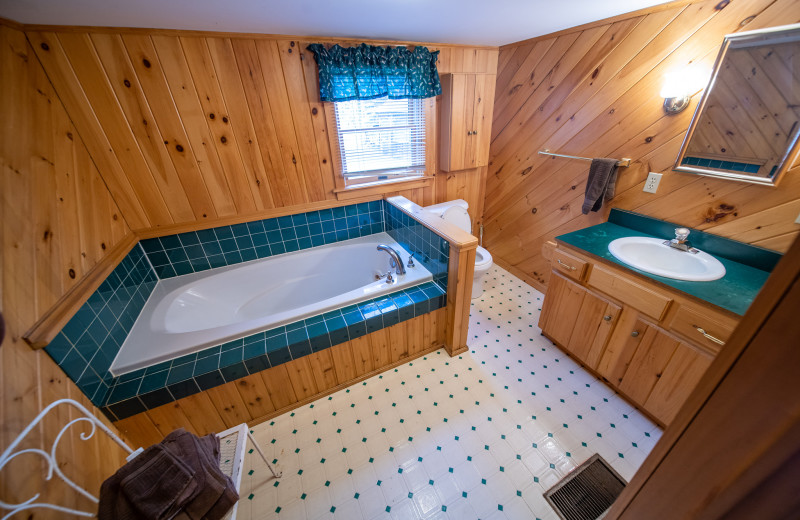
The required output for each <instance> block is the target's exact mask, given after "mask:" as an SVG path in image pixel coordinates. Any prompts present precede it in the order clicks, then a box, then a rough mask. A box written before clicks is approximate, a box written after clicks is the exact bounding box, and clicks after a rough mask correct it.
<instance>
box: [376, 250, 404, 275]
mask: <svg viewBox="0 0 800 520" xmlns="http://www.w3.org/2000/svg"><path fill="white" fill-rule="evenodd" d="M378 251H386V253H387V254H388V255H389V258H390V259H391V266H392V267H394V268H395V272H396V273H397V274H406V268H405V266H404V265H403V260H402V259H401V258H400V253H398V252H397V250H395V249H394V248H392V247H389V246H387V245H386V244H379V245H378Z"/></svg>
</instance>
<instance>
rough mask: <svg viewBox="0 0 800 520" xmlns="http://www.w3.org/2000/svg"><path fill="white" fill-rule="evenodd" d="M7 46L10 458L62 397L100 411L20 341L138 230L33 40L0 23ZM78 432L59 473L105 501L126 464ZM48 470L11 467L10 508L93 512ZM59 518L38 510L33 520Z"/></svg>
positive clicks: (63, 414) (46, 427)
mask: <svg viewBox="0 0 800 520" xmlns="http://www.w3.org/2000/svg"><path fill="white" fill-rule="evenodd" d="M0 47H1V48H0V78H1V79H0V113H2V114H3V120H2V124H0V169H2V177H0V196H2V206H1V207H0V215H2V216H1V217H0V236H2V253H1V254H0V265H1V266H2V278H0V280H2V282H1V283H0V288H1V290H0V292H2V312H3V314H4V316H5V320H6V325H7V329H6V338H5V341H3V344H2V348H1V349H0V374H2V375H1V376H0V449H2V450H4V449H5V448H6V447H7V446H8V445H9V444H10V443H11V442H12V441H13V439H14V438H15V437H16V436H17V435H18V434H19V433H20V432H21V431H22V429H23V428H24V427H25V426H26V425H27V424H28V423H29V422H30V421H31V420H32V419H33V418H34V417H35V416H36V415H37V414H38V413H39V412H40V411H41V410H42V409H43V408H44V407H45V406H46V405H48V404H50V403H51V402H53V401H55V400H57V399H61V398H71V399H74V400H77V401H79V402H81V403H82V404H83V405H84V406H86V407H87V408H88V409H90V410H92V409H93V408H92V405H91V403H90V402H89V400H88V399H87V398H86V397H85V396H84V395H83V394H82V393H81V392H80V391H79V390H78V389H77V387H76V386H75V385H74V384H73V383H72V382H71V381H70V380H69V378H67V376H66V375H65V374H64V373H63V372H62V371H61V369H60V368H59V367H58V366H56V364H55V363H54V362H53V361H52V360H51V359H50V357H49V356H48V355H47V354H45V353H44V351H41V350H37V351H34V350H31V349H30V347H28V345H27V344H26V343H25V342H24V341H23V340H22V337H21V336H22V334H23V333H24V332H25V331H26V330H28V328H30V327H31V326H32V325H33V324H34V323H35V322H36V321H37V320H38V319H39V318H41V317H42V316H43V315H45V314H46V313H47V311H48V310H49V309H50V307H51V306H52V305H53V304H54V303H55V302H56V300H58V298H60V297H61V296H62V295H64V294H65V293H66V292H67V291H68V290H69V289H71V288H72V287H74V286H75V285H76V284H77V283H79V282H80V281H81V279H82V278H83V277H84V275H85V274H86V273H87V272H89V270H90V269H92V268H93V267H95V266H96V265H98V263H99V262H102V261H103V259H104V257H105V255H106V253H107V252H110V251H111V250H112V249H113V247H114V246H115V244H118V243H120V242H122V241H124V240H125V239H129V237H130V235H131V231H130V229H129V227H128V225H127V223H126V222H125V220H124V219H123V218H122V215H121V213H120V211H119V209H118V208H117V205H116V204H115V202H114V200H112V198H111V195H110V193H109V191H108V190H107V189H106V186H105V184H104V183H103V180H102V178H101V177H100V175H99V173H98V171H97V168H96V166H95V163H94V162H93V161H92V158H91V157H90V156H89V151H88V150H87V147H86V146H84V143H83V142H82V141H81V139H80V137H79V135H78V132H77V131H76V129H75V127H74V126H73V125H72V123H71V122H70V120H69V118H68V117H67V114H66V112H65V110H64V107H63V106H62V105H61V103H60V101H59V99H58V97H57V96H56V95H55V92H54V91H53V88H52V87H51V85H50V82H49V81H48V78H47V76H46V75H45V73H44V70H43V69H42V67H41V65H40V64H39V62H38V60H37V59H36V56H35V54H34V53H33V49H31V47H30V46H29V44H28V41H27V40H26V38H25V35H24V33H22V32H21V31H19V30H15V29H13V28H10V27H7V26H0ZM94 411H95V413H97V415H98V416H100V414H99V412H98V411H97V410H94ZM76 417H77V415H76V413H75V411H74V410H72V409H67V408H63V409H62V410H61V411H59V412H58V413H56V414H54V415H50V416H48V419H47V420H46V421H45V422H44V423H43V427H42V428H41V429H39V430H35V431H34V433H33V434H32V435H29V437H28V440H27V441H26V442H25V444H24V447H29V448H40V449H46V450H48V451H49V449H50V446H51V445H52V442H53V441H54V440H55V436H56V435H57V433H58V432H59V431H60V429H61V427H63V426H64V425H66V423H67V422H69V420H70V419H74V418H76ZM81 428H82V427H80V426H78V427H76V428H73V431H72V433H71V434H68V435H67V436H66V437H65V439H64V440H63V441H62V443H61V449H60V450H59V453H60V461H61V462H62V464H61V467H62V469H63V470H64V472H65V474H67V475H68V476H70V477H71V478H74V479H76V481H77V482H78V483H79V484H80V485H85V486H86V487H87V488H88V489H89V490H91V491H92V492H95V493H97V492H98V491H99V488H100V484H101V482H102V481H103V479H105V478H106V477H107V476H108V475H110V474H111V473H113V472H114V471H116V469H117V468H118V467H119V465H121V463H122V462H123V460H124V457H123V456H122V454H123V453H122V450H120V449H117V448H114V447H113V446H112V445H111V444H110V441H107V440H106V438H105V437H104V436H103V434H99V435H98V436H96V438H94V439H92V440H90V441H88V442H87V441H81V440H80V439H78V437H77V434H78V433H80V432H81V431H82V429H81ZM112 429H113V427H112ZM40 462H41V459H39V458H38V457H35V456H28V457H27V458H25V457H23V458H20V459H18V461H17V462H16V463H13V464H11V465H10V466H9V467H7V468H6V469H5V471H4V473H3V477H2V478H0V492H2V497H3V500H5V501H7V502H12V501H16V502H19V501H22V500H25V499H28V498H30V497H31V496H33V495H34V494H35V493H37V492H40V491H42V490H44V492H43V498H44V499H45V500H47V499H52V500H59V501H61V503H62V504H64V505H68V506H69V505H82V506H87V504H86V503H82V502H80V503H79V502H78V500H77V498H76V496H75V493H74V492H73V491H71V490H69V489H67V488H66V487H65V486H59V485H50V484H48V485H47V486H43V482H44V480H43V476H44V473H43V472H42V471H40V470H42V469H43V468H44V466H43V465H42V464H40ZM12 475H13V478H12ZM60 517H61V515H59V514H57V513H53V514H48V513H47V512H43V511H39V510H36V511H33V512H32V516H31V518H60Z"/></svg>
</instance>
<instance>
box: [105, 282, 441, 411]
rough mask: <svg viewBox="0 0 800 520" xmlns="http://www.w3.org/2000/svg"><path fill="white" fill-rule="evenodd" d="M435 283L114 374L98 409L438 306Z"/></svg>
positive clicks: (141, 402)
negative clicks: (126, 372)
mask: <svg viewBox="0 0 800 520" xmlns="http://www.w3.org/2000/svg"><path fill="white" fill-rule="evenodd" d="M445 304H446V297H445V292H444V290H442V288H441V287H439V286H438V285H437V284H435V283H433V282H427V283H425V284H422V285H419V286H416V287H412V288H410V289H405V290H402V291H397V292H394V293H391V294H389V295H386V296H383V297H380V298H376V299H373V300H368V301H365V302H362V303H359V304H357V305H350V306H347V307H344V308H342V309H337V310H334V311H331V312H326V313H324V314H320V315H317V316H312V317H311V318H308V319H305V320H300V321H297V322H294V323H290V324H289V325H286V326H283V327H277V328H274V329H270V330H267V331H264V332H259V333H256V334H253V335H250V336H247V337H245V338H240V339H237V340H234V341H229V342H227V343H224V344H221V345H217V346H215V347H211V348H207V349H204V350H202V351H200V352H197V353H195V354H190V355H187V356H182V357H180V358H177V359H173V360H172V361H166V362H164V363H160V364H158V365H154V366H151V367H148V368H146V369H141V370H137V371H136V372H131V373H130V374H126V375H124V376H120V377H119V378H117V379H116V381H115V384H114V386H113V387H112V388H111V391H110V393H109V396H108V398H107V399H106V401H105V402H104V403H103V405H102V406H103V411H104V412H105V413H106V414H107V415H108V416H109V417H111V418H112V419H113V420H117V419H124V418H126V417H130V416H132V415H135V414H137V413H140V412H143V411H145V410H149V409H152V408H156V407H158V406H161V405H164V404H167V403H169V402H171V401H175V400H177V399H181V398H183V397H187V396H189V395H192V394H195V393H198V392H201V391H203V390H208V389H209V388H213V387H215V386H219V385H222V384H225V383H229V382H231V381H235V380H236V379H239V378H242V377H245V376H247V375H250V374H255V373H257V372H260V371H262V370H266V369H268V368H271V367H274V366H277V365H280V364H282V363H287V362H289V361H292V360H294V359H298V358H301V357H303V356H307V355H309V354H311V353H314V352H318V351H320V350H324V349H326V348H330V347H332V346H334V345H338V344H340V343H345V342H347V341H350V340H353V339H356V338H359V337H361V336H364V335H365V334H368V333H370V332H374V331H376V330H379V329H382V328H384V327H390V326H392V325H396V324H397V323H400V322H403V321H406V320H409V319H412V318H415V317H418V316H422V315H423V314H426V313H428V312H431V311H434V310H436V309H440V308H442V307H444V306H445Z"/></svg>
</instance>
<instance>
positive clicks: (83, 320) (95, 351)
mask: <svg viewBox="0 0 800 520" xmlns="http://www.w3.org/2000/svg"><path fill="white" fill-rule="evenodd" d="M157 281H158V278H157V277H156V274H155V272H154V271H153V268H152V267H151V266H150V262H148V261H147V258H146V256H145V254H144V251H143V250H142V248H141V246H140V245H139V244H137V245H136V246H134V247H133V249H132V250H131V251H130V252H129V253H128V254H127V256H126V257H125V258H124V259H123V260H122V262H120V264H119V265H118V266H117V267H116V268H114V270H113V271H112V272H111V274H110V275H108V277H107V278H106V279H105V281H103V283H102V284H100V287H98V289H97V290H96V291H95V292H94V293H93V294H92V295H91V296H90V297H89V299H88V300H87V301H86V303H84V304H83V305H82V306H81V307H80V309H78V312H76V313H75V315H74V316H73V317H72V319H70V320H69V321H68V322H67V324H66V325H65V326H64V328H63V329H62V330H61V332H59V334H58V335H57V336H56V337H55V339H53V341H51V342H50V344H49V345H47V347H45V352H47V353H48V354H49V355H50V357H51V358H53V360H54V361H55V362H56V363H57V364H58V365H59V366H60V367H61V369H62V370H64V372H65V373H66V374H67V375H68V376H69V378H70V379H72V380H73V381H74V382H75V383H76V384H77V385H78V388H80V389H81V391H82V392H83V393H84V394H85V395H86V396H87V397H88V398H89V399H90V400H91V401H92V403H93V404H95V405H96V406H102V405H103V404H104V403H105V401H106V398H107V397H108V394H109V393H110V391H111V387H112V386H114V384H115V381H114V377H113V376H112V375H111V373H110V372H109V371H108V369H109V367H110V366H111V362H112V361H113V360H114V357H115V356H116V355H117V353H118V352H119V349H120V347H121V346H122V343H123V342H124V341H125V338H126V337H127V335H128V333H129V332H130V330H131V327H133V324H134V322H135V321H136V318H137V317H138V316H139V313H140V312H141V310H142V307H144V304H145V302H146V301H147V299H148V298H149V297H150V294H151V293H152V292H153V289H154V288H155V286H156V283H157Z"/></svg>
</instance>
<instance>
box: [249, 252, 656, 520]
mask: <svg viewBox="0 0 800 520" xmlns="http://www.w3.org/2000/svg"><path fill="white" fill-rule="evenodd" d="M484 287H485V289H486V290H485V292H484V293H483V295H482V297H481V298H479V299H477V300H473V303H472V312H471V316H470V329H469V332H470V338H471V340H470V342H469V347H470V351H469V353H465V354H463V355H461V356H458V357H456V358H451V357H449V356H448V355H447V354H446V353H445V352H444V351H443V350H439V351H436V352H435V353H433V354H430V355H428V356H425V357H424V358H420V359H417V360H414V361H412V362H409V363H407V364H405V365H402V366H401V367H398V368H397V369H393V370H391V371H389V372H385V373H383V374H381V375H378V376H375V377H373V378H371V379H368V380H367V381H364V382H363V383H358V384H357V385H355V386H353V387H350V388H348V389H345V390H342V391H339V392H337V393H335V394H332V395H331V396H328V397H324V398H322V399H320V400H318V401H316V402H314V403H313V404H310V405H307V406H304V407H302V408H299V409H297V410H295V411H294V412H291V413H287V414H284V415H281V416H280V417H277V418H275V419H274V420H272V421H269V422H267V423H264V424H260V425H257V426H255V427H254V428H253V429H254V432H255V437H256V439H257V440H258V441H259V443H260V445H261V446H262V448H263V449H264V450H265V453H266V455H267V457H268V458H270V459H273V460H275V461H276V462H277V466H278V468H279V469H280V470H282V471H283V477H282V478H280V479H278V480H275V479H272V478H271V475H270V473H269V471H268V470H267V468H266V466H265V465H264V463H263V462H262V461H261V460H260V459H258V458H257V457H255V456H253V455H254V454H250V455H248V457H247V459H246V462H245V468H244V476H243V481H242V492H241V495H242V499H241V501H240V504H239V515H238V518H240V519H248V518H252V519H269V518H290V519H304V518H307V519H311V520H313V519H317V518H336V519H339V518H343V519H347V520H355V519H372V518H397V519H411V518H437V519H445V518H455V519H458V520H468V519H475V518H485V519H489V518H491V519H504V518H508V519H518V518H519V519H523V518H524V519H530V518H538V519H542V520H548V519H556V518H557V515H556V514H555V512H554V511H553V510H552V509H551V508H550V506H549V505H548V504H547V502H546V501H545V499H544V498H543V496H542V493H544V492H545V491H546V490H547V489H549V488H550V487H551V486H552V485H553V484H554V483H556V482H557V481H558V480H559V479H560V478H561V477H562V476H564V475H565V474H567V473H568V472H569V471H570V470H571V469H573V468H575V467H576V466H578V465H579V464H580V463H582V462H583V461H584V460H586V459H587V458H589V457H590V456H591V455H592V454H593V453H600V455H602V456H603V457H604V458H605V459H606V460H607V461H608V462H610V463H611V465H612V466H613V467H614V468H615V469H616V470H617V471H618V472H619V473H620V474H621V475H622V476H623V477H624V478H626V479H630V477H631V476H632V475H633V473H634V472H635V471H636V469H637V468H638V467H639V465H640V464H641V463H642V461H643V460H644V458H645V456H646V455H647V453H648V452H649V451H650V450H651V449H652V447H653V445H654V444H655V442H656V440H657V439H658V437H659V436H660V435H661V431H660V430H659V429H658V427H657V426H655V425H654V424H653V423H652V422H650V421H649V420H648V419H646V418H645V417H644V416H642V415H641V414H640V413H639V412H637V411H636V410H635V409H634V408H633V407H632V406H631V405H629V404H628V403H627V402H625V401H624V400H623V399H621V398H620V397H618V396H617V395H615V393H614V391H613V390H611V389H610V388H608V387H607V386H605V385H604V384H603V383H601V382H599V381H598V380H597V379H595V378H594V377H593V376H592V375H590V374H589V373H587V372H586V371H584V370H583V369H581V368H580V367H579V366H578V364H577V363H575V362H574V361H573V360H572V359H570V358H569V357H567V356H566V355H565V354H564V353H563V352H561V351H560V350H559V349H558V348H557V347H555V346H553V344H552V343H550V341H548V340H547V339H546V338H544V337H543V336H541V335H540V334H539V329H538V327H537V326H536V324H537V322H538V319H539V312H540V310H541V303H542V299H543V296H542V294H541V293H540V292H538V291H536V290H535V289H533V288H532V287H530V286H529V285H527V284H525V283H524V282H522V281H521V280H519V279H518V278H516V277H514V276H512V275H511V274H509V273H508V272H507V271H504V270H503V269H500V268H498V267H493V268H492V271H490V272H489V273H488V274H487V276H486V281H485V282H484Z"/></svg>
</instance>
